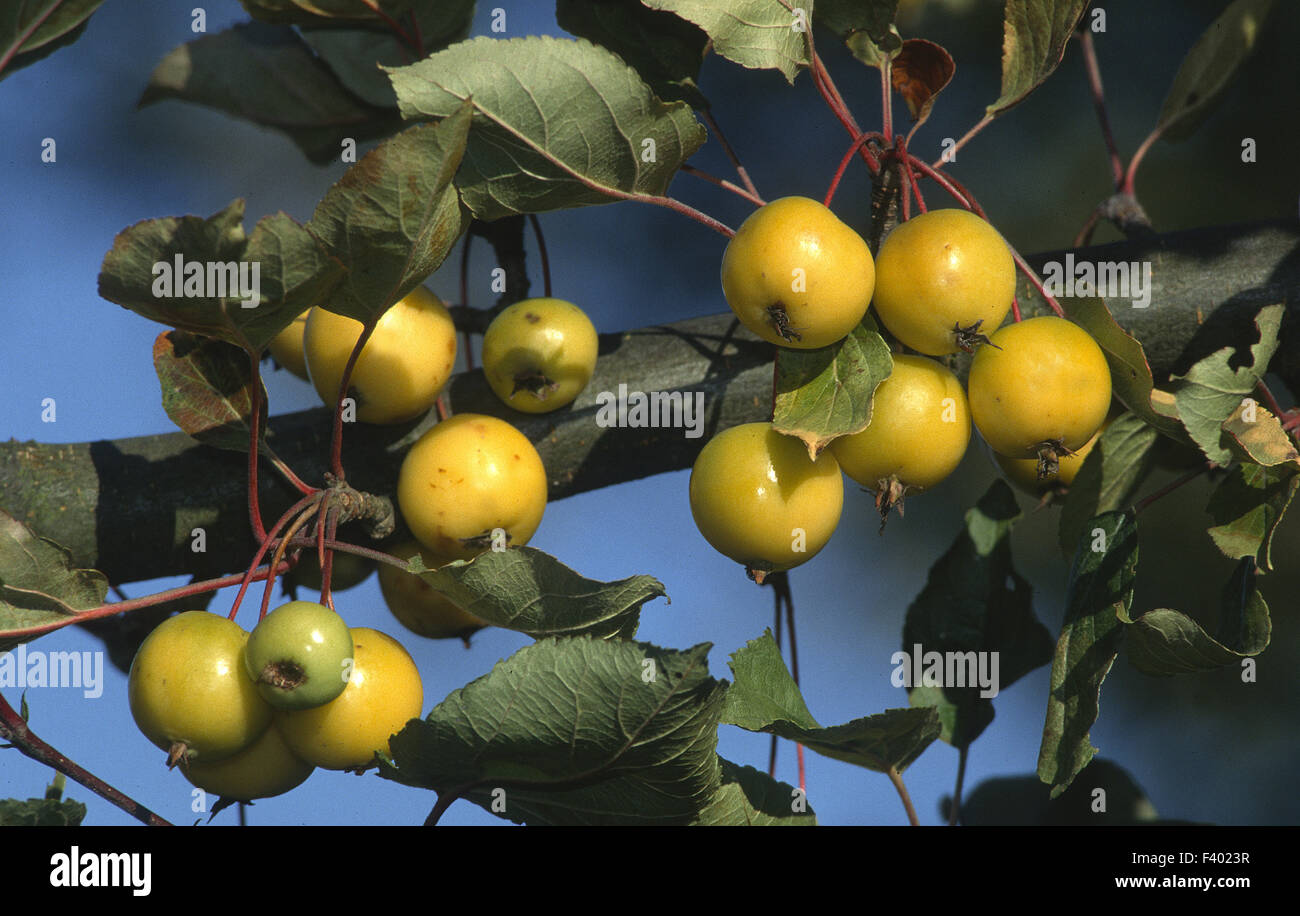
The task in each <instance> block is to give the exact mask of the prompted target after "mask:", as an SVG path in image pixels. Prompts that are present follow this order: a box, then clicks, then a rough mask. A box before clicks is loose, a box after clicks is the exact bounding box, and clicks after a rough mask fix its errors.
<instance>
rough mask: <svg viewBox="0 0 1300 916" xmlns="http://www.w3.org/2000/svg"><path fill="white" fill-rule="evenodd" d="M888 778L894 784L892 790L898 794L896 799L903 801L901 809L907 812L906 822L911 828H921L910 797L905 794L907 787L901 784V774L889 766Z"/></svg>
mask: <svg viewBox="0 0 1300 916" xmlns="http://www.w3.org/2000/svg"><path fill="white" fill-rule="evenodd" d="M888 776H889V781H890V782H892V783H893V784H894V789H895V790H896V791H897V792H898V797H899V798H900V799H902V800H903V809H904V810H905V811H906V812H907V822H908V823H909V824H911V825H912V826H913V827H919V826H921V821H920V819H919V818H918V817H917V816H916V808H914V807H912V796H910V795H909V794H908V793H907V785H906V784H905V783H904V782H903V774H902V773H900V772H898V768H897V767H895V766H893V765H892V764H891V765H890V767H889V770H888Z"/></svg>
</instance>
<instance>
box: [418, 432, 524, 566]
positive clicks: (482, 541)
mask: <svg viewBox="0 0 1300 916" xmlns="http://www.w3.org/2000/svg"><path fill="white" fill-rule="evenodd" d="M397 503H398V506H399V507H400V508H401V510H402V517H403V518H405V519H406V524H407V526H408V527H409V528H410V529H411V533H412V534H413V535H415V538H416V540H418V541H419V542H420V543H421V544H423V545H424V546H425V547H427V548H428V549H429V550H431V551H432V552H433V553H435V554H437V555H439V556H443V557H448V558H450V559H455V560H470V559H473V558H474V557H475V556H476V555H477V554H479V553H482V552H483V551H484V550H486V549H487V548H488V547H489V546H491V545H492V532H493V530H494V529H497V528H500V529H502V530H503V532H504V537H505V540H506V542H507V543H509V544H514V545H522V544H527V543H528V539H529V538H531V537H532V536H533V533H534V532H535V531H536V530H537V526H538V525H540V524H541V522H542V512H543V511H544V510H545V509H546V468H545V467H543V465H542V458H541V456H540V455H538V454H537V449H535V448H533V444H532V443H531V442H529V441H528V439H527V437H525V436H524V434H523V433H521V432H519V430H517V429H515V428H514V427H513V426H511V425H510V424H509V423H507V422H505V421H504V420H498V419H497V418H496V417H488V416H483V415H482V414H472V413H462V414H456V415H455V416H453V417H448V418H447V419H446V420H443V421H442V422H441V423H439V424H438V425H437V426H435V427H433V429H431V430H429V431H428V432H426V433H425V434H424V435H423V436H421V437H420V438H419V439H418V440H417V441H416V443H415V444H414V445H413V446H411V450H410V451H409V452H407V453H406V458H405V459H404V460H403V461H402V470H401V472H400V473H399V475H398V478H397Z"/></svg>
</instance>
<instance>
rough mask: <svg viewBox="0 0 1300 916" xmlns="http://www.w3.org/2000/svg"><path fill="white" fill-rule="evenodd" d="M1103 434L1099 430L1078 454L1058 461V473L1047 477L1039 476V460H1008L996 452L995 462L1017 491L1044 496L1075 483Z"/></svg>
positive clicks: (994, 455) (994, 454)
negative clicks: (1076, 476) (1075, 477)
mask: <svg viewBox="0 0 1300 916" xmlns="http://www.w3.org/2000/svg"><path fill="white" fill-rule="evenodd" d="M1101 433H1102V431H1101V430H1100V429H1099V430H1097V431H1096V432H1095V433H1093V434H1092V438H1091V439H1089V440H1088V441H1087V442H1085V443H1084V444H1083V447H1082V448H1080V449H1079V450H1078V451H1077V452H1075V453H1073V454H1071V455H1066V456H1064V457H1063V458H1060V459H1059V460H1058V461H1057V467H1056V473H1055V474H1049V475H1048V476H1046V477H1039V476H1038V459H1037V458H1008V457H1007V456H1006V455H999V454H998V453H997V452H994V453H993V460H994V461H996V462H997V463H998V467H1000V468H1002V472H1003V473H1004V474H1006V475H1007V480H1009V481H1011V483H1012V484H1013V485H1014V486H1015V488H1016V489H1017V490H1021V491H1022V492H1025V493H1028V494H1029V495H1031V496H1042V495H1043V494H1044V493H1046V492H1048V491H1049V490H1057V489H1060V488H1062V487H1068V486H1069V485H1070V484H1072V483H1074V475H1076V474H1078V473H1079V468H1080V467H1081V466H1082V465H1083V460H1084V459H1085V458H1087V457H1088V453H1089V452H1091V451H1092V447H1093V446H1094V445H1096V444H1097V440H1098V439H1100V438H1101Z"/></svg>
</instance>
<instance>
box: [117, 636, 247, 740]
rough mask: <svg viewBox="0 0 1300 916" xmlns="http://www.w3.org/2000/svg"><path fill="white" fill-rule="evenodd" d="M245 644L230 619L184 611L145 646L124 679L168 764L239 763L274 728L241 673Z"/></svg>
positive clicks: (140, 722)
mask: <svg viewBox="0 0 1300 916" xmlns="http://www.w3.org/2000/svg"><path fill="white" fill-rule="evenodd" d="M247 641H248V634H247V633H245V632H244V630H243V629H242V628H241V627H240V626H239V624H237V623H235V622H234V621H232V620H227V619H226V618H225V617H221V616H220V615H217V614H209V613H208V612H207V611H186V612H185V613H183V614H177V615H176V616H175V617H169V618H168V619H166V620H164V621H163V622H162V623H160V624H159V625H158V626H157V628H155V629H154V631H153V632H152V633H150V634H149V635H148V637H146V638H145V641H144V642H143V643H141V645H140V649H139V651H138V652H136V655H135V659H134V660H133V661H132V662H131V673H130V675H129V676H128V679H127V696H128V699H129V702H130V705H131V716H132V717H133V718H134V719H135V724H136V725H137V726H139V728H140V731H141V732H143V733H144V736H145V737H146V738H148V739H149V740H150V741H152V742H153V743H154V744H156V745H158V747H160V748H162V749H163V750H165V751H167V752H168V756H167V759H168V764H169V765H174V764H175V763H176V762H177V761H179V760H180V759H181V758H182V757H186V758H190V759H191V760H194V759H199V760H205V761H206V760H220V759H222V758H223V757H231V756H234V755H235V754H237V753H239V752H240V751H242V750H244V749H245V748H247V747H249V746H250V745H251V744H252V743H253V742H254V741H256V740H257V739H258V738H259V737H260V736H261V734H262V732H264V731H266V728H267V726H268V725H270V724H271V707H270V706H268V705H267V703H266V701H265V700H263V699H262V697H261V696H260V695H259V694H258V692H257V688H256V687H255V686H253V682H252V681H250V680H249V679H248V674H247V673H246V672H245V670H244V645H245V643H246V642H247Z"/></svg>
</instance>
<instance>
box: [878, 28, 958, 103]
mask: <svg viewBox="0 0 1300 916" xmlns="http://www.w3.org/2000/svg"><path fill="white" fill-rule="evenodd" d="M956 69H957V65H956V64H954V63H953V60H952V55H951V54H949V53H948V52H947V50H945V49H944V47H943V46H942V45H938V44H935V43H934V42H933V41H926V40H925V39H924V38H909V39H907V41H905V42H903V46H902V48H900V49H899V52H898V54H897V56H895V57H894V62H893V65H892V66H891V67H890V70H889V79H890V83H891V84H892V85H893V87H894V90H895V91H896V92H897V93H898V94H899V95H901V96H902V97H903V101H905V102H906V103H907V110H908V111H909V112H911V114H912V120H913V121H915V122H916V123H917V124H922V123H924V122H925V119H926V118H928V117H930V109H931V108H932V107H933V106H934V99H935V96H937V95H938V94H939V93H940V92H941V91H942V90H943V87H945V86H947V85H948V83H949V82H950V81H951V80H952V75H953V73H954V72H955V71H956Z"/></svg>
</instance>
